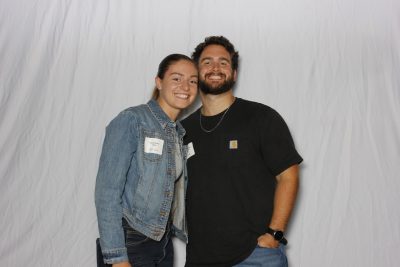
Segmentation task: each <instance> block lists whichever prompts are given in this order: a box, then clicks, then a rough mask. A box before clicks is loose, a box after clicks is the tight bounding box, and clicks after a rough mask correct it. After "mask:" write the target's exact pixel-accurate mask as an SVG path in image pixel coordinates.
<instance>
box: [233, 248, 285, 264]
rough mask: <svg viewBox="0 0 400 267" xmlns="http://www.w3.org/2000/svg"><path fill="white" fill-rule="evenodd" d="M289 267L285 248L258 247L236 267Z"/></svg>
mask: <svg viewBox="0 0 400 267" xmlns="http://www.w3.org/2000/svg"><path fill="white" fill-rule="evenodd" d="M252 266H258V267H288V262H287V258H286V253H285V246H284V245H282V244H280V245H279V247H278V248H263V247H260V246H258V245H257V247H256V248H255V249H254V250H253V252H252V253H251V254H250V256H249V257H248V258H246V259H245V260H244V261H242V262H241V263H239V264H237V265H234V267H252Z"/></svg>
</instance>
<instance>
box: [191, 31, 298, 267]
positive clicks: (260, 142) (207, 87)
mask: <svg viewBox="0 0 400 267" xmlns="http://www.w3.org/2000/svg"><path fill="white" fill-rule="evenodd" d="M238 57H239V54H238V52H237V51H235V48H234V46H233V45H232V44H231V43H230V42H229V40H228V39H226V38H225V37H222V36H211V37H208V38H206V39H205V41H204V42H203V43H201V44H199V45H198V46H197V47H196V49H195V51H194V53H193V54H192V58H193V59H194V60H195V62H196V63H197V64H198V67H199V87H200V89H201V91H200V96H201V100H202V104H203V106H202V107H201V108H200V109H199V110H197V111H196V112H194V113H193V114H192V115H190V116H189V117H188V118H186V119H185V120H184V121H183V125H184V127H185V129H186V131H187V135H186V137H185V144H187V148H188V151H187V157H188V161H187V168H188V177H189V182H188V191H187V218H188V231H189V243H188V246H187V257H186V266H287V259H286V255H285V252H284V245H285V244H286V242H287V241H286V239H285V237H284V231H285V229H286V225H287V223H288V220H289V217H290V214H291V211H292V209H293V206H294V202H295V198H296V194H297V189H298V164H299V163H300V162H301V161H302V158H301V157H300V155H299V154H298V153H297V151H296V149H295V147H294V144H293V140H292V137H291V135H290V132H289V129H288V127H287V126H286V124H285V122H284V120H283V119H282V118H281V116H280V115H279V114H278V113H277V112H276V111H274V110H273V109H272V108H270V107H267V106H265V105H263V104H259V103H255V102H251V101H246V100H243V99H240V98H236V97H235V96H234V95H233V92H232V89H233V87H234V84H235V81H236V78H237V75H238V73H237V70H238Z"/></svg>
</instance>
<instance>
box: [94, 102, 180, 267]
mask: <svg viewBox="0 0 400 267" xmlns="http://www.w3.org/2000/svg"><path fill="white" fill-rule="evenodd" d="M175 129H177V132H178V137H179V142H180V144H181V146H180V147H182V150H183V151H181V154H182V159H183V163H182V164H183V166H184V167H183V169H184V170H183V171H184V174H183V178H184V179H185V185H186V181H187V170H186V154H187V153H186V147H183V144H182V139H183V136H184V134H185V130H184V129H183V127H182V125H181V124H180V123H179V122H177V123H175V122H173V121H171V120H170V119H169V117H168V116H167V115H166V114H165V113H164V111H163V110H162V109H161V108H160V106H159V105H158V103H157V102H156V101H154V100H150V101H149V102H148V103H147V104H145V105H140V106H136V107H131V108H128V109H126V110H124V111H122V112H121V113H120V114H119V115H118V116H117V117H116V118H114V119H113V120H112V121H111V122H110V124H109V125H108V126H107V128H106V136H105V139H104V143H103V149H102V153H101V157H100V164H99V170H98V174H97V178H96V188H95V204H96V211H97V218H98V225H99V233H100V245H101V248H102V252H103V257H104V261H105V263H108V264H112V263H117V262H121V261H128V256H127V251H126V248H125V238H124V231H123V228H122V224H121V222H122V217H124V218H125V219H126V220H127V221H128V223H129V224H130V225H131V226H132V227H133V228H134V229H135V230H137V231H139V232H141V233H142V234H144V235H146V236H148V237H149V238H151V239H154V240H157V241H159V240H160V239H161V238H162V237H163V235H164V232H165V228H166V225H167V222H168V218H169V215H170V209H171V203H172V201H173V196H174V184H175V179H176V170H175V150H176V145H175V140H176V139H175V138H174V132H176V130H175ZM185 188H186V186H185ZM184 220H185V219H184ZM181 225H184V226H185V225H186V222H183V223H182V224H181ZM174 230H175V235H177V236H178V237H180V238H181V239H184V240H185V241H186V238H187V235H186V229H174Z"/></svg>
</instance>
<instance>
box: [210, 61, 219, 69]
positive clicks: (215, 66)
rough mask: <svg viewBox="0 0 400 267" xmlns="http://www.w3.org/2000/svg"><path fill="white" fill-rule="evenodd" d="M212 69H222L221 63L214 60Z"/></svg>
mask: <svg viewBox="0 0 400 267" xmlns="http://www.w3.org/2000/svg"><path fill="white" fill-rule="evenodd" d="M212 69H213V70H214V71H216V70H219V69H220V65H219V63H218V62H213V63H212Z"/></svg>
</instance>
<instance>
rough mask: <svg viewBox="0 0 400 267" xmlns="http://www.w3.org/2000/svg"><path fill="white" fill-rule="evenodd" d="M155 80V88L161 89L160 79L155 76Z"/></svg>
mask: <svg viewBox="0 0 400 267" xmlns="http://www.w3.org/2000/svg"><path fill="white" fill-rule="evenodd" d="M155 81H156V87H157V89H158V90H161V89H162V80H161V79H160V78H159V77H156V78H155Z"/></svg>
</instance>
